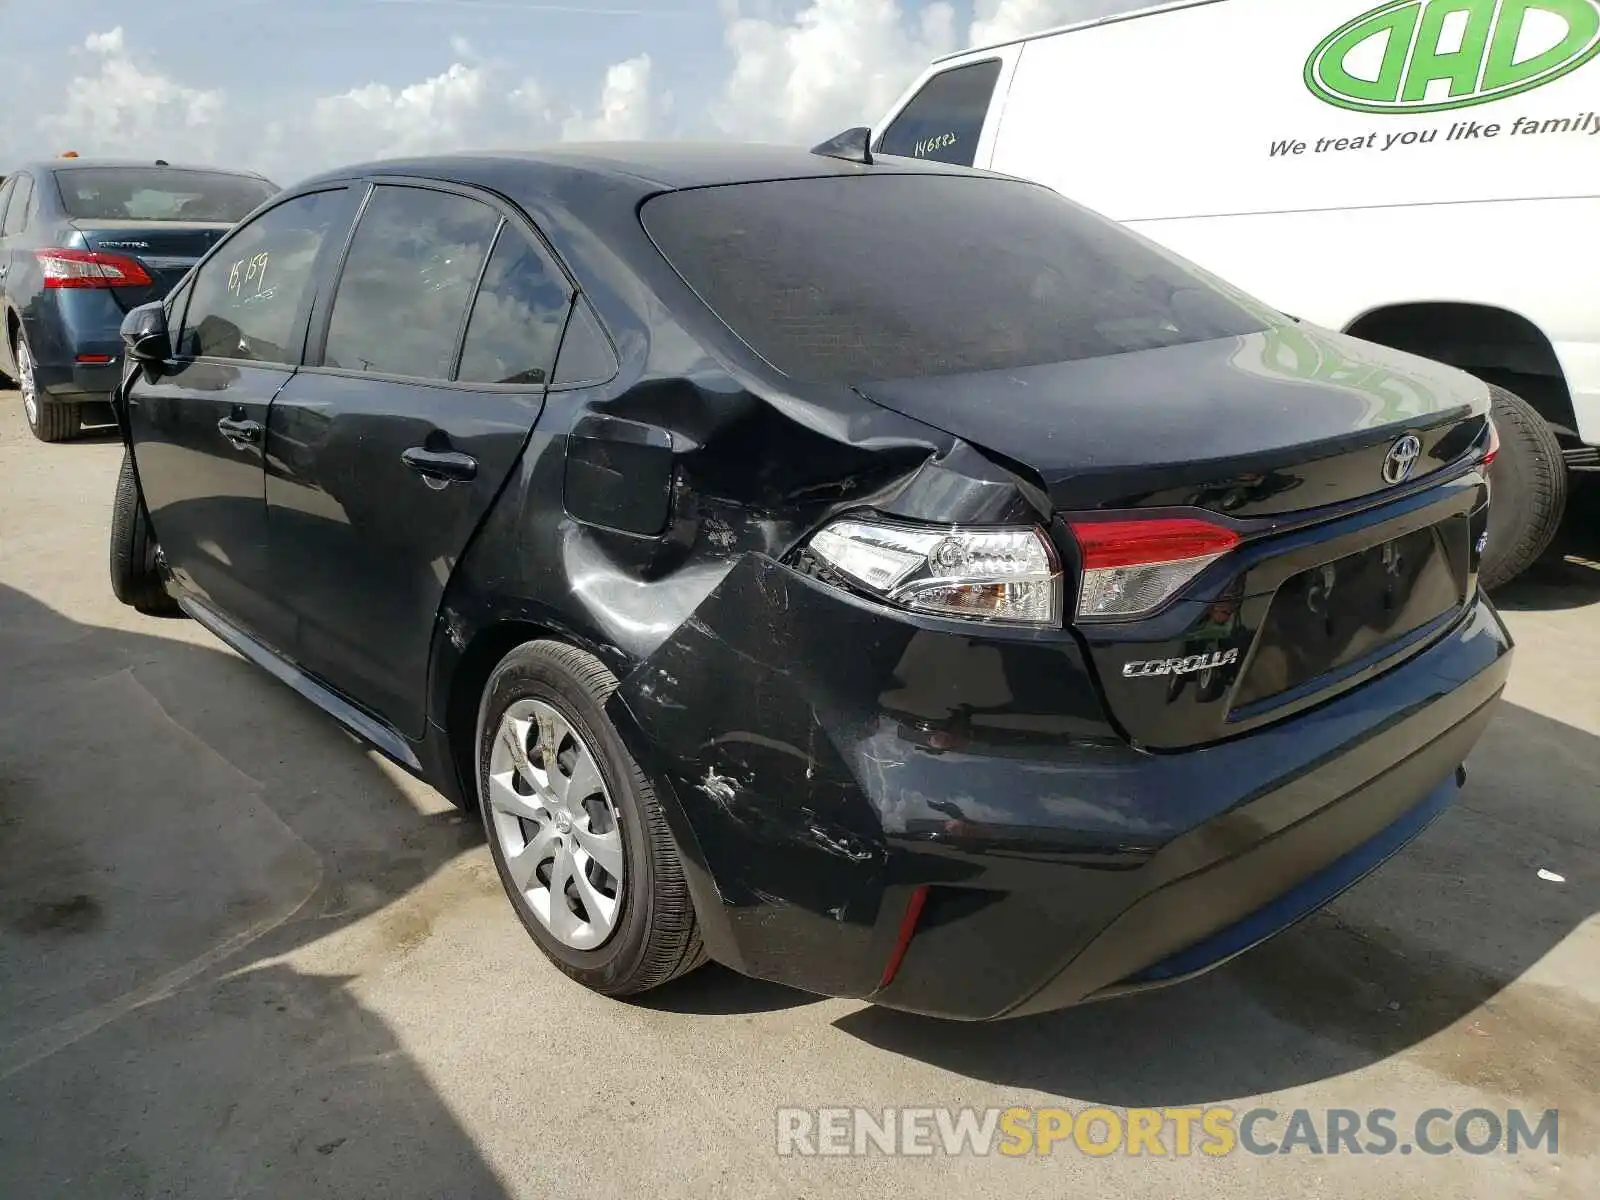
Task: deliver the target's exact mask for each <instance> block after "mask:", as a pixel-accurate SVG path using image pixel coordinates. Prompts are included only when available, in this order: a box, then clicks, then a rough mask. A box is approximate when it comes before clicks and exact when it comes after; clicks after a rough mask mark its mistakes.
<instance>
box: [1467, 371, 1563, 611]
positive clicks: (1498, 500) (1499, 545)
mask: <svg viewBox="0 0 1600 1200" xmlns="http://www.w3.org/2000/svg"><path fill="white" fill-rule="evenodd" d="M1489 394H1490V396H1491V397H1492V399H1493V402H1494V409H1493V417H1494V424H1495V428H1496V429H1497V430H1498V431H1499V433H1500V456H1499V457H1498V458H1497V459H1495V461H1494V463H1493V464H1492V465H1491V466H1490V468H1489V481H1490V484H1491V485H1492V494H1491V500H1490V508H1489V545H1488V547H1487V548H1486V549H1485V550H1484V552H1483V562H1482V563H1481V564H1480V566H1479V572H1478V582H1479V583H1480V584H1481V585H1482V586H1483V587H1484V588H1485V589H1487V590H1493V589H1494V588H1498V587H1501V586H1503V585H1504V584H1507V583H1509V582H1511V580H1513V579H1515V578H1516V577H1517V576H1518V575H1520V574H1522V573H1523V572H1524V571H1526V570H1527V569H1528V568H1529V567H1531V566H1532V565H1533V564H1534V562H1535V561H1537V560H1538V558H1539V556H1540V555H1541V554H1543V553H1544V552H1545V550H1546V549H1547V548H1548V547H1549V545H1550V542H1551V540H1552V539H1553V538H1554V537H1555V535H1556V530H1557V529H1559V528H1560V526H1561V517H1562V515H1563V514H1564V513H1565V512H1566V509H1567V466H1566V461H1565V460H1564V459H1563V457H1562V454H1561V444H1560V443H1559V442H1557V441H1556V435H1555V434H1554V433H1553V432H1551V429H1550V426H1549V425H1548V424H1547V423H1546V422H1545V419H1544V418H1543V417H1541V416H1540V415H1539V413H1538V411H1537V410H1536V409H1535V408H1534V407H1533V405H1531V404H1529V403H1528V402H1527V401H1526V400H1524V399H1523V398H1522V397H1521V396H1518V395H1517V394H1516V393H1514V392H1508V391H1506V389H1505V388H1503V387H1499V386H1497V385H1495V384H1490V385H1489Z"/></svg>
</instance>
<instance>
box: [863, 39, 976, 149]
mask: <svg viewBox="0 0 1600 1200" xmlns="http://www.w3.org/2000/svg"><path fill="white" fill-rule="evenodd" d="M999 78H1000V60H999V59H990V60H988V61H986V62H977V63H968V64H966V65H965V66H960V67H954V68H952V69H951V70H948V71H945V72H943V73H942V74H939V75H935V76H934V77H933V78H932V79H930V80H928V82H927V83H925V84H923V85H922V90H921V91H920V92H918V93H917V94H916V95H915V96H913V97H912V99H911V103H909V104H907V105H906V106H905V108H903V109H901V110H900V115H899V116H897V117H895V119H894V120H893V121H891V122H890V123H889V128H888V129H886V130H885V131H884V134H883V137H882V138H881V139H880V140H879V142H878V153H880V154H895V155H899V156H900V157H902V158H926V159H932V160H933V161H934V162H942V163H952V164H954V165H956V166H962V167H970V166H971V165H972V164H973V161H974V159H975V158H976V156H977V153H978V138H979V137H980V136H981V135H982V133H983V122H984V120H985V118H987V117H988V115H989V101H990V100H992V99H993V98H994V85H995V83H996V81H998V80H999Z"/></svg>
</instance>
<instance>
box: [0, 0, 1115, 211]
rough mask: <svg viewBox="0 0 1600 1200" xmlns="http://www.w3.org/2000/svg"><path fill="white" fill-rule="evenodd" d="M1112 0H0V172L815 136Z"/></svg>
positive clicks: (306, 163)
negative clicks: (37, 161) (125, 159)
mask: <svg viewBox="0 0 1600 1200" xmlns="http://www.w3.org/2000/svg"><path fill="white" fill-rule="evenodd" d="M1140 6H1141V5H1140V4H1138V3H1135V2H1130V0H561V2H559V3H538V2H536V0H211V2H209V3H207V2H203V0H198V2H197V0H142V2H141V3H139V4H137V5H130V4H125V3H124V4H119V3H112V2H110V0H0V172H3V171H4V170H6V169H7V168H8V167H10V166H12V165H14V164H15V163H17V162H18V161H20V160H23V159H28V158H34V157H48V156H51V155H54V154H56V153H59V152H60V151H63V150H77V151H79V152H80V153H82V154H84V155H86V156H87V155H90V154H102V153H119V154H131V155H135V156H139V157H144V156H150V157H161V158H167V159H172V160H178V159H189V160H208V161H215V162H219V163H227V164H231V165H241V166H248V167H253V168H255V169H257V170H261V171H265V172H266V173H268V174H269V175H271V176H272V177H273V178H274V179H276V180H277V181H278V182H279V183H284V184H287V183H290V182H292V181H293V180H295V179H296V178H299V177H301V176H303V175H306V174H308V173H310V172H313V171H316V170H319V169H321V168H323V167H326V166H332V165H336V164H339V163H342V162H349V161H352V160H355V159H361V158H368V157H374V156H379V155H389V154H404V153H413V152H418V151H425V150H433V149H470V148H485V147H496V146H516V145H531V144H537V143H540V142H546V141H552V140H560V139H564V140H578V139H590V138H604V139H609V138H633V137H736V138H748V139H757V140H769V141H770V140H781V141H806V140H807V139H809V140H810V141H816V140H818V139H820V138H821V137H824V136H826V135H828V134H831V133H836V132H838V131H839V130H840V129H842V128H845V127H846V126H849V125H852V124H862V123H870V122H872V121H875V120H877V119H878V118H879V117H880V116H881V115H882V113H883V110H884V109H885V108H886V107H887V106H888V105H889V104H890V103H892V102H893V100H894V98H895V97H896V96H897V95H898V94H899V92H900V91H901V89H902V88H903V87H904V86H905V84H906V83H907V82H908V81H909V79H910V78H911V77H912V76H913V75H915V74H916V72H917V71H918V70H919V69H920V68H921V67H922V66H923V65H925V64H926V63H927V61H928V60H929V59H930V58H932V57H933V56H934V55H936V54H941V53H945V52H947V51H950V50H958V49H961V48H963V47H965V46H968V45H972V44H975V43H982V42H988V41H995V40H998V39H1000V38H1005V37H1011V36H1014V35H1016V34H1018V33H1023V32H1028V31H1031V30H1035V29H1041V28H1046V27H1048V26H1051V25H1056V24H1061V23H1063V22H1066V21H1071V20H1077V19H1081V18H1083V17H1085V16H1092V15H1098V14H1100V13H1103V12H1107V11H1113V10H1119V9H1130V8H1135V7H1140Z"/></svg>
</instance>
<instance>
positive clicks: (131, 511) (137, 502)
mask: <svg viewBox="0 0 1600 1200" xmlns="http://www.w3.org/2000/svg"><path fill="white" fill-rule="evenodd" d="M111 591H112V593H113V594H114V595H115V596H116V598H117V599H118V600H120V601H122V603H124V604H126V605H128V606H129V607H130V608H135V609H137V610H138V611H140V612H142V613H145V614H147V615H149V616H152V617H174V616H178V615H179V614H180V612H181V611H182V610H180V609H179V608H178V602H177V601H176V600H174V599H173V598H172V597H171V595H169V594H168V592H167V589H166V587H165V585H164V584H163V583H162V581H161V571H160V568H159V567H158V566H157V564H156V540H155V535H154V533H153V532H152V531H151V528H150V514H149V513H147V512H146V511H145V508H144V501H143V500H142V499H140V496H139V484H138V481H137V480H136V479H135V478H134V474H133V460H132V459H131V458H129V457H128V453H127V451H123V454H122V470H121V471H120V472H118V474H117V490H116V494H115V495H114V496H113V497H112V500H111Z"/></svg>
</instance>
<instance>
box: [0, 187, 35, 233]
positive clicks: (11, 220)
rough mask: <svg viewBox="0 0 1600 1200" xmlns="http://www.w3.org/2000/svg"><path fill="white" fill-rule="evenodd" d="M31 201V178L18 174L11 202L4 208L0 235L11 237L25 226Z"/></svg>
mask: <svg viewBox="0 0 1600 1200" xmlns="http://www.w3.org/2000/svg"><path fill="white" fill-rule="evenodd" d="M32 202H33V180H32V179H31V178H29V177H28V176H26V175H18V176H17V186H16V187H15V188H14V189H12V192H11V203H10V205H8V206H7V208H6V215H5V225H4V226H0V237H11V236H13V235H15V234H18V233H21V232H22V231H23V229H25V228H26V227H27V224H28V210H29V206H30V205H31V204H32Z"/></svg>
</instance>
